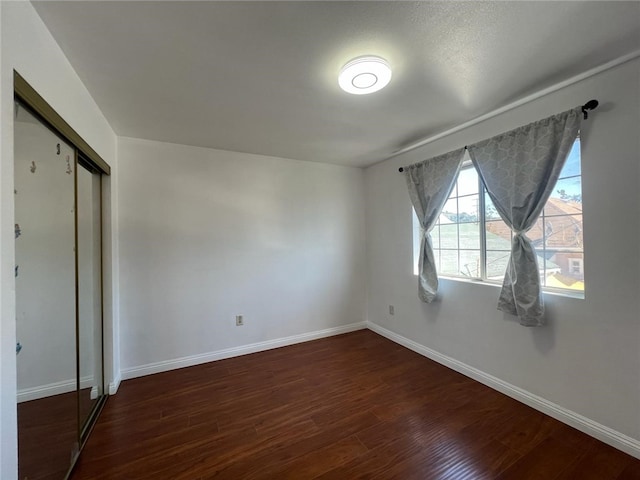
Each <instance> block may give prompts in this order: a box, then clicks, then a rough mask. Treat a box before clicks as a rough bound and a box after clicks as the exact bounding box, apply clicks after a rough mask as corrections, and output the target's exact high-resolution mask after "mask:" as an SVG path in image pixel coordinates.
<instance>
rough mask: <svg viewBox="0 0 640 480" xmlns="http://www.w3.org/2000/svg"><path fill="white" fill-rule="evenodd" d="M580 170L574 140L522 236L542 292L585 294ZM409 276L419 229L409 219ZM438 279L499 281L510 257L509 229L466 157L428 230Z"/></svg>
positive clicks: (415, 271) (416, 222)
mask: <svg viewBox="0 0 640 480" xmlns="http://www.w3.org/2000/svg"><path fill="white" fill-rule="evenodd" d="M581 179H582V171H581V162H580V140H579V139H577V140H576V141H575V143H574V145H573V148H572V149H571V152H570V154H569V157H568V158H567V161H566V163H565V165H564V167H563V169H562V172H561V174H560V178H559V179H558V181H557V183H556V185H555V187H554V189H553V192H552V194H551V196H550V198H549V200H548V201H547V204H546V205H545V208H544V210H543V213H542V214H541V215H540V218H538V221H537V222H536V224H535V225H534V226H533V228H532V229H531V230H529V232H527V236H528V237H529V238H530V239H531V241H532V243H533V245H534V247H535V249H536V253H537V256H538V266H539V269H540V279H541V282H542V286H543V289H544V290H546V291H559V292H573V293H577V294H580V293H583V292H584V245H583V235H582V231H583V229H582V182H581ZM413 217H414V218H413V239H414V241H413V246H414V274H416V275H417V273H418V255H419V246H420V226H419V223H418V219H417V218H416V216H415V213H414V215H413ZM431 239H432V244H433V251H434V256H435V261H436V268H437V271H438V275H439V276H441V277H447V278H453V279H470V280H476V281H478V280H480V281H487V282H495V283H502V280H503V278H504V274H505V271H506V268H507V263H508V261H509V256H510V253H511V239H512V232H511V229H510V228H509V227H508V226H507V225H506V224H505V223H504V222H503V221H502V219H501V218H500V216H499V215H498V212H497V211H496V208H495V206H494V205H493V203H492V202H491V199H490V198H489V195H488V194H487V193H486V191H485V190H484V187H483V186H482V184H481V182H480V179H479V177H478V174H477V172H476V170H475V168H474V166H473V164H472V163H471V160H470V159H469V158H468V157H467V160H466V161H465V162H464V164H463V167H462V169H461V170H460V174H459V176H458V179H457V182H456V186H455V187H454V189H453V191H452V192H451V195H450V196H449V199H448V200H447V203H446V204H445V206H444V208H443V209H442V213H441V214H440V218H439V220H438V223H437V224H436V226H435V227H434V228H433V230H432V231H431Z"/></svg>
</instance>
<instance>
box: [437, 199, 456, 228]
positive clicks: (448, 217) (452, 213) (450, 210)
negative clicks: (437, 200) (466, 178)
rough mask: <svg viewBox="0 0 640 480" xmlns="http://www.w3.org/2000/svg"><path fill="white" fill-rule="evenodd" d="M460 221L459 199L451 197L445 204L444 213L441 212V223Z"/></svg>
mask: <svg viewBox="0 0 640 480" xmlns="http://www.w3.org/2000/svg"><path fill="white" fill-rule="evenodd" d="M457 221H458V200H457V199H456V198H451V199H449V200H447V203H445V204H444V208H443V209H442V213H441V214H440V223H450V222H454V223H455V222H457Z"/></svg>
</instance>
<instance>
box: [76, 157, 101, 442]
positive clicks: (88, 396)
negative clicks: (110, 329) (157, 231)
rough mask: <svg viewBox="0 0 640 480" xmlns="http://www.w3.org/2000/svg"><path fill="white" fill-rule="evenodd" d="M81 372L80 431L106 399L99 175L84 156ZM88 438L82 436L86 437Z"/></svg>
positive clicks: (80, 182)
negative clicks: (101, 401) (102, 399)
mask: <svg viewBox="0 0 640 480" xmlns="http://www.w3.org/2000/svg"><path fill="white" fill-rule="evenodd" d="M76 172H77V205H78V218H77V232H78V296H77V301H78V368H79V381H80V385H79V389H78V392H79V397H78V402H79V411H80V427H81V429H82V430H83V431H85V430H86V428H88V426H89V425H90V420H91V416H92V413H93V412H94V411H95V409H96V405H97V404H98V400H99V399H100V397H101V396H102V395H103V391H104V385H103V372H102V295H101V292H102V255H101V251H102V249H101V238H102V231H101V224H102V221H101V215H100V212H101V208H100V205H101V204H100V198H101V190H100V178H101V177H100V174H99V173H98V172H97V171H96V170H95V169H94V168H93V167H92V166H91V164H90V163H88V162H87V161H86V160H84V158H83V157H82V156H79V157H78V166H77V170H76ZM84 436H85V435H83V437H84Z"/></svg>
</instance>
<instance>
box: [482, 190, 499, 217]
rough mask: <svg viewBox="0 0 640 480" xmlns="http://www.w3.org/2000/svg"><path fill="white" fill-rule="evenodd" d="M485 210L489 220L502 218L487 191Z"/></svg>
mask: <svg viewBox="0 0 640 480" xmlns="http://www.w3.org/2000/svg"><path fill="white" fill-rule="evenodd" d="M484 211H485V213H484V215H485V218H486V219H487V220H500V215H499V214H498V211H497V210H496V207H495V205H494V204H493V202H492V201H491V197H490V196H489V194H488V193H487V192H486V191H485V192H484Z"/></svg>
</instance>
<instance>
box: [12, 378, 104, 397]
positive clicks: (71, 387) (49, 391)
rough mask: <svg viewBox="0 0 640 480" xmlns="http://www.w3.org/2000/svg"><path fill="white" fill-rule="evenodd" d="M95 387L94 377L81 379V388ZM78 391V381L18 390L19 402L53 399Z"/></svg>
mask: <svg viewBox="0 0 640 480" xmlns="http://www.w3.org/2000/svg"><path fill="white" fill-rule="evenodd" d="M89 387H93V377H92V376H86V377H82V378H81V379H80V388H89ZM75 389H76V379H75V378H73V379H70V380H62V381H60V382H53V383H48V384H46V385H39V386H37V387H30V388H22V389H20V390H18V394H17V402H18V403H22V402H28V401H30V400H38V399H40V398H45V397H52V396H53V395H60V394H62V393H69V392H73V391H75Z"/></svg>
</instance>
